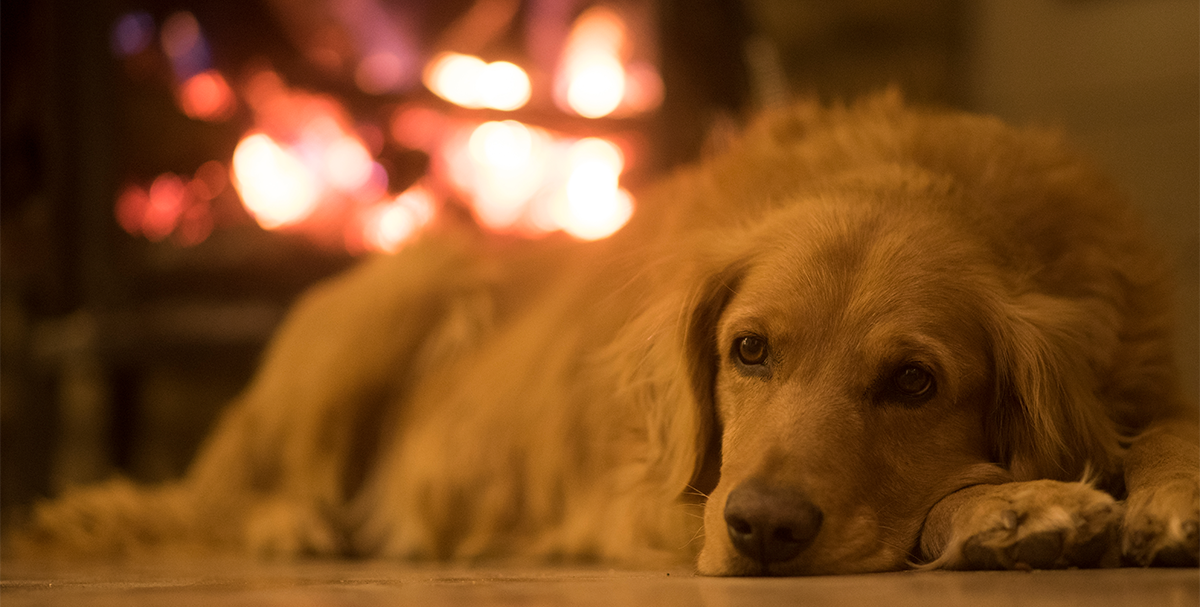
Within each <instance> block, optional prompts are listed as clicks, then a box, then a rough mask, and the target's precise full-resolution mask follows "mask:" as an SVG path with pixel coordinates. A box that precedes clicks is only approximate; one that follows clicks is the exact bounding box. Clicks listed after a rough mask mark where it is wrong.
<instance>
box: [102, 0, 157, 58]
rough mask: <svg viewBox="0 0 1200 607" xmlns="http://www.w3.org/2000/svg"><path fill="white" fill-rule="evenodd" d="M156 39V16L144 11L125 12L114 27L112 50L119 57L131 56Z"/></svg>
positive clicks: (144, 48)
mask: <svg viewBox="0 0 1200 607" xmlns="http://www.w3.org/2000/svg"><path fill="white" fill-rule="evenodd" d="M153 40H154V18H153V17H151V16H150V15H149V14H148V13H146V12H143V11H134V12H131V13H125V14H124V15H121V17H120V18H118V19H117V22H116V23H115V24H114V25H113V29H112V39H111V43H112V50H113V54H115V55H116V56H118V57H131V56H133V55H136V54H138V53H140V52H142V51H144V50H146V47H148V46H150V42H151V41H153Z"/></svg>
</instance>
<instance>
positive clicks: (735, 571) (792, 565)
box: [696, 545, 909, 577]
mask: <svg viewBox="0 0 1200 607" xmlns="http://www.w3.org/2000/svg"><path fill="white" fill-rule="evenodd" d="M820 557H821V554H820V553H819V552H807V553H805V554H801V555H800V556H798V557H796V558H794V559H792V560H789V561H784V562H780V563H771V564H769V565H766V566H763V565H762V564H761V563H759V562H758V561H755V560H754V559H751V558H747V557H745V556H742V555H741V554H738V553H737V552H736V551H734V550H732V549H731V548H729V547H728V546H718V547H714V546H711V545H705V546H704V548H703V549H702V550H701V551H700V556H699V558H698V559H697V562H696V570H697V572H698V573H700V575H710V576H749V577H788V576H806V575H844V574H853V573H878V572H881V571H896V570H898V569H905V568H906V567H907V566H908V562H909V555H908V554H907V553H904V552H902V551H900V550H897V549H895V548H892V547H890V546H884V545H880V546H878V547H877V548H876V549H874V550H873V551H870V552H868V553H866V554H863V553H862V552H861V551H855V554H853V555H846V556H843V557H840V558H835V559H828V558H820Z"/></svg>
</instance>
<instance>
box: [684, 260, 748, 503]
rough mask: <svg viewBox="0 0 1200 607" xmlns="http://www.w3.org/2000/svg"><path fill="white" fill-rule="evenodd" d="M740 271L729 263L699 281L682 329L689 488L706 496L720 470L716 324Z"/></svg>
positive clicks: (714, 483)
mask: <svg viewBox="0 0 1200 607" xmlns="http://www.w3.org/2000/svg"><path fill="white" fill-rule="evenodd" d="M744 270H745V268H744V264H731V265H729V266H727V267H726V268H725V269H724V270H722V271H720V272H716V273H714V274H712V275H710V276H708V277H707V279H706V280H703V281H701V284H700V287H699V289H698V290H697V291H696V292H695V293H694V296H693V299H692V302H691V305H690V306H689V310H688V314H687V316H686V326H685V327H684V333H683V350H684V355H685V357H686V359H687V369H688V377H689V379H690V380H691V387H692V398H693V399H694V401H695V407H694V408H695V409H696V413H697V420H698V427H697V434H696V461H695V468H694V471H693V474H692V480H691V487H692V488H693V489H695V490H696V491H698V492H701V493H704V494H706V495H707V494H708V493H709V492H710V491H712V490H713V488H714V487H716V485H717V481H718V480H719V475H720V469H721V428H720V422H719V420H718V419H717V411H716V402H715V401H714V393H715V388H716V386H715V383H716V377H717V364H718V356H719V351H720V347H719V344H717V321H718V320H720V318H721V313H722V312H723V311H724V310H725V306H726V304H728V303H729V300H730V299H731V298H732V297H733V294H734V293H735V292H736V290H737V285H738V283H740V282H741V279H742V275H743V274H744Z"/></svg>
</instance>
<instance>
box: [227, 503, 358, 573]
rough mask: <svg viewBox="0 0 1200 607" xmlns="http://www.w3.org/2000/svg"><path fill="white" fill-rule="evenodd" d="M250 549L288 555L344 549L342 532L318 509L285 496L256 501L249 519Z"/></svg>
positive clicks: (269, 555)
mask: <svg viewBox="0 0 1200 607" xmlns="http://www.w3.org/2000/svg"><path fill="white" fill-rule="evenodd" d="M245 543H246V548H247V550H248V551H249V552H250V553H251V554H253V555H255V556H259V557H264V558H280V559H288V558H295V557H299V556H315V555H326V556H328V555H335V554H339V553H340V552H341V548H342V541H341V538H340V536H339V535H338V533H337V532H336V531H334V529H333V528H332V526H331V525H330V524H329V523H328V521H327V520H326V518H325V517H323V516H321V515H320V514H319V513H318V512H317V511H316V510H315V509H313V508H310V507H306V506H302V505H298V504H295V503H293V502H291V501H288V500H285V499H269V500H266V501H263V502H261V503H259V504H258V505H256V506H255V507H254V509H253V510H252V512H251V515H250V517H249V518H248V520H247V522H246V531H245Z"/></svg>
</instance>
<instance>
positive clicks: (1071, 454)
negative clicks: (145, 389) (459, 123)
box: [19, 95, 1182, 563]
mask: <svg viewBox="0 0 1200 607" xmlns="http://www.w3.org/2000/svg"><path fill="white" fill-rule="evenodd" d="M889 189H890V190H891V191H894V192H898V193H902V194H904V196H897V199H898V200H899V199H901V198H905V199H907V198H914V199H920V200H926V199H928V200H929V204H930V205H931V208H934V210H935V211H936V212H938V213H942V212H945V213H951V214H954V215H955V216H956V217H958V218H959V219H958V220H956V221H961V222H962V223H963V224H964V225H968V226H969V230H970V231H971V232H973V233H974V234H977V235H978V236H979V237H980V239H981V240H982V241H983V242H982V246H984V247H986V248H988V249H989V250H991V251H993V252H994V255H995V262H996V264H997V267H999V268H1002V269H1003V272H1004V273H1003V275H1000V276H992V277H988V278H987V279H988V280H990V281H993V282H994V285H993V286H994V288H995V292H996V297H995V301H994V302H993V303H994V306H993V308H994V309H993V310H992V311H993V312H995V316H994V317H993V318H992V319H990V320H989V322H990V323H992V326H991V328H992V329H994V332H995V335H996V340H997V343H996V344H995V346H996V353H997V354H996V356H997V360H996V365H997V367H999V368H1001V369H1002V372H1001V373H1000V375H1001V380H1000V385H999V386H998V389H999V390H1001V391H1007V393H1008V397H1006V398H1000V399H998V400H997V402H1003V403H1007V405H1006V406H1005V407H1004V408H997V409H996V410H995V411H992V412H990V413H989V414H988V415H987V416H986V419H987V432H988V441H989V444H991V445H992V449H993V450H994V453H993V454H992V455H993V457H994V459H995V461H996V462H997V463H999V464H1002V465H1003V466H1004V467H1006V468H1007V469H1009V470H1011V472H1012V476H1013V478H1014V479H1017V480H1021V479H1026V478H1060V479H1072V478H1077V477H1078V476H1079V475H1080V474H1081V473H1082V471H1083V469H1084V468H1085V466H1088V465H1090V466H1092V467H1093V469H1094V470H1096V471H1097V472H1098V473H1100V474H1103V475H1112V474H1115V473H1116V472H1117V471H1118V470H1119V468H1120V460H1121V457H1122V454H1123V443H1122V440H1125V439H1128V438H1129V437H1130V436H1133V435H1134V434H1136V433H1137V432H1138V431H1140V430H1141V429H1142V428H1144V427H1145V426H1146V425H1147V424H1148V423H1149V422H1150V420H1153V419H1155V418H1158V417H1163V416H1167V415H1170V414H1179V413H1180V412H1181V411H1182V404H1181V403H1180V402H1179V400H1178V398H1177V397H1176V396H1175V391H1174V389H1173V386H1172V383H1171V382H1173V379H1172V375H1171V372H1170V344H1169V339H1168V338H1167V336H1166V332H1167V330H1168V327H1167V325H1168V320H1167V319H1168V318H1169V316H1170V315H1169V310H1167V309H1166V305H1167V304H1166V302H1167V301H1168V300H1169V299H1170V297H1169V290H1168V289H1169V286H1168V283H1167V282H1166V273H1165V271H1164V270H1163V267H1164V266H1163V264H1161V260H1160V258H1159V257H1158V256H1156V255H1155V254H1154V253H1152V252H1151V251H1150V250H1148V249H1147V248H1146V247H1145V246H1143V245H1142V244H1141V243H1142V238H1141V235H1140V234H1139V230H1138V229H1137V227H1136V226H1137V222H1136V221H1135V220H1134V219H1133V217H1132V216H1131V214H1130V211H1129V210H1128V207H1127V205H1126V204H1125V203H1124V201H1123V200H1122V199H1121V198H1120V196H1119V195H1118V194H1116V193H1115V190H1114V189H1113V188H1112V186H1111V185H1110V184H1109V183H1108V182H1107V181H1106V180H1105V179H1103V178H1102V177H1100V176H1099V175H1098V174H1097V173H1096V172H1094V171H1093V170H1092V169H1091V168H1089V167H1088V166H1087V165H1086V163H1083V162H1081V161H1080V160H1079V159H1078V158H1077V157H1076V156H1075V155H1073V154H1071V153H1070V152H1069V151H1067V150H1066V148H1065V146H1064V145H1063V144H1062V142H1061V141H1060V139H1059V138H1058V137H1057V136H1055V135H1048V134H1045V133H1042V132H1035V131H1015V130H1011V129H1009V128H1008V127H1005V126H1003V125H1001V124H1000V123H999V122H998V121H996V120H993V119H989V118H980V117H975V116H968V115H963V114H953V113H928V112H921V111H913V110H910V109H907V108H905V107H904V106H903V104H902V103H901V102H900V101H899V99H898V97H897V96H895V95H884V96H880V97H877V98H873V99H871V100H869V101H867V102H865V103H862V104H859V105H857V106H854V107H851V108H833V109H821V108H819V107H817V106H816V105H811V104H809V105H798V106H795V107H792V108H789V109H788V110H786V111H781V112H777V113H775V114H773V115H770V116H767V117H765V118H763V119H761V120H759V121H758V122H756V123H755V124H753V125H752V126H751V127H750V128H749V129H748V130H747V132H746V134H745V136H744V137H742V138H741V139H740V140H739V141H737V142H735V143H734V144H733V145H732V147H731V149H730V150H728V151H727V152H725V153H723V154H721V155H719V156H716V157H714V158H711V159H708V160H706V161H704V162H703V163H701V164H700V165H699V166H697V167H693V168H690V169H686V170H683V171H680V172H679V173H677V174H676V175H674V176H672V177H670V178H668V179H667V180H665V181H664V182H662V183H661V184H660V185H658V186H656V187H655V188H653V189H652V190H651V191H649V192H647V193H646V195H645V196H642V197H641V203H640V206H639V213H638V215H637V216H636V217H635V219H634V221H633V222H632V223H631V224H630V225H629V226H628V227H627V228H625V229H624V230H623V231H622V232H620V233H618V234H617V235H616V236H614V237H612V238H610V239H608V240H605V241H601V242H597V243H589V244H581V243H573V242H567V241H565V240H560V239H556V238H551V239H547V240H545V241H543V242H534V243H520V242H509V241H504V242H495V241H484V240H477V239H473V238H471V237H448V238H438V239H434V238H430V239H428V240H427V241H425V242H421V243H417V244H415V245H414V246H413V247H412V248H411V249H409V250H407V251H405V252H402V253H400V254H398V255H396V256H392V257H386V258H378V259H374V260H370V261H367V262H365V263H364V264H363V265H362V266H361V267H359V268H357V269H355V270H353V271H351V272H350V273H348V274H346V275H344V276H342V277H339V278H336V279H334V280H332V281H330V282H328V283H326V284H324V285H322V286H320V287H318V288H317V289H316V290H314V291H313V292H312V293H310V294H308V295H306V296H305V297H304V298H303V300H302V301H301V302H299V303H298V305H297V306H296V308H295V310H294V311H293V312H292V314H291V315H290V316H289V319H288V320H287V321H286V323H285V325H284V326H283V327H282V328H281V330H280V332H279V334H278V336H277V337H276V338H275V340H274V341H273V343H272V345H271V346H270V348H269V351H268V352H267V354H266V357H265V360H264V364H263V367H262V369H261V370H260V371H259V373H258V375H257V376H256V378H255V380H254V381H253V383H252V384H251V385H250V386H249V388H247V390H246V392H245V393H244V394H243V396H242V397H240V398H239V399H238V401H237V402H236V403H235V404H234V405H233V407H232V408H231V409H230V410H229V411H228V412H227V413H226V414H225V415H224V417H223V418H222V420H221V422H220V423H219V425H218V427H217V429H216V431H215V433H214V434H213V436H212V438H211V439H210V440H209V442H208V443H207V444H206V446H205V447H204V449H203V451H202V453H201V454H200V456H199V457H198V459H197V461H196V463H195V464H194V465H193V466H192V468H191V469H190V471H189V473H188V475H187V477H186V478H185V479H183V480H182V481H180V482H179V483H177V484H174V485H170V486H168V487H166V488H157V489H135V488H132V487H131V486H130V485H128V484H127V483H124V482H116V483H113V484H110V485H107V486H102V487H100V488H97V489H91V490H85V491H84V492H82V493H70V494H68V495H66V496H64V497H63V498H62V499H60V500H59V501H56V502H52V503H49V504H47V505H45V506H43V507H41V508H40V509H39V511H38V515H37V518H36V520H35V521H34V523H33V525H32V526H31V527H30V528H29V529H28V530H27V531H26V532H24V533H23V534H22V535H21V538H20V542H19V544H20V545H21V546H23V547H24V549H25V550H26V551H37V550H50V551H65V552H69V553H96V554H107V553H112V552H114V551H115V552H138V551H141V550H143V549H144V548H147V547H149V548H150V549H157V548H155V547H157V546H161V545H164V544H165V545H188V546H204V547H207V548H213V549H222V550H249V551H252V552H256V553H267V554H283V555H294V554H325V555H334V554H363V555H377V556H396V557H415V558H443V559H444V558H451V559H473V558H480V557H490V556H528V557H537V558H564V557H565V558H602V559H608V560H616V561H623V562H627V563H636V562H646V561H648V560H656V559H662V558H667V559H689V558H692V557H693V556H694V554H695V553H696V551H697V550H698V549H699V545H698V543H699V540H698V539H697V538H698V537H699V534H700V529H701V521H700V519H699V516H698V515H699V509H698V508H697V505H698V504H701V503H702V501H703V500H702V498H703V493H705V492H707V491H708V490H710V489H712V486H713V484H714V483H715V475H716V474H717V471H716V467H717V466H718V465H719V463H720V454H719V453H717V447H716V445H717V444H718V443H719V438H718V437H716V433H717V432H718V431H719V428H718V424H717V422H716V420H715V419H714V414H713V403H712V395H711V391H712V383H713V371H712V363H711V360H710V359H712V358H713V357H714V356H715V352H714V350H715V347H716V346H715V343H714V342H713V337H712V331H713V325H714V324H715V322H716V318H717V315H719V313H720V309H721V307H722V305H723V302H724V301H725V299H727V298H728V296H729V293H730V290H731V287H732V284H731V282H730V281H732V280H734V279H735V276H736V274H737V264H738V263H739V259H741V258H742V256H743V255H744V252H745V250H746V248H747V246H748V243H747V241H746V239H747V238H748V235H752V234H753V233H754V228H755V226H756V225H757V223H759V222H761V221H762V220H763V218H764V217H766V216H769V215H770V214H771V213H773V212H775V211H777V210H779V209H781V208H785V207H787V206H788V205H795V204H799V203H797V201H800V200H814V199H815V200H821V199H824V198H830V197H834V196H837V195H841V194H846V193H852V194H853V193H858V194H870V195H871V196H874V195H875V193H877V192H879V191H887V190H889ZM939 200H941V201H943V202H938V201H939ZM964 201H967V202H969V207H970V208H962V207H963V202H964ZM873 204H878V205H882V206H881V209H882V210H881V212H884V213H886V212H887V209H886V205H888V204H893V201H891V200H888V199H886V197H885V199H880V200H876V201H875V202H874V203H873ZM894 204H900V203H899V202H896V203H894ZM906 204H907V203H906ZM939 204H941V205H943V206H944V207H945V208H938V205H939ZM953 205H958V206H953ZM1116 227H1120V228H1121V229H1115V228H1116ZM1017 234H1020V235H1022V236H1021V237H1020V238H1015V237H1014V235H1017ZM752 244H753V243H750V246H752ZM989 284H990V283H989ZM1013 294H1016V295H1015V296H1011V295H1013Z"/></svg>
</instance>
